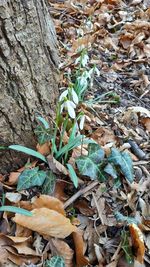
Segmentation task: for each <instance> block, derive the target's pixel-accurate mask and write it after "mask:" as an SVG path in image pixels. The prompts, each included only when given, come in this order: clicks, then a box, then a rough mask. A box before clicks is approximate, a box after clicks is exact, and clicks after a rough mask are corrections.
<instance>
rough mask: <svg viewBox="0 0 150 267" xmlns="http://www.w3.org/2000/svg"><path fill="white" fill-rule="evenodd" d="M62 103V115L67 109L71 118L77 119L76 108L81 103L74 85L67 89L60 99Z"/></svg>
mask: <svg viewBox="0 0 150 267" xmlns="http://www.w3.org/2000/svg"><path fill="white" fill-rule="evenodd" d="M59 102H60V113H62V111H63V110H64V109H65V110H67V111H68V115H69V116H70V118H72V119H75V117H76V112H75V109H76V106H77V105H78V103H79V99H78V96H77V94H76V92H75V91H74V89H73V87H72V85H70V87H69V88H68V89H66V90H65V91H64V92H63V93H62V94H61V95H60V97H59Z"/></svg>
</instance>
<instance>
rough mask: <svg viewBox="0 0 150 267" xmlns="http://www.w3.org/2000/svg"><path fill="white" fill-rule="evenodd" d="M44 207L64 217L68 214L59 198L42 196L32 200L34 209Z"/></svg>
mask: <svg viewBox="0 0 150 267" xmlns="http://www.w3.org/2000/svg"><path fill="white" fill-rule="evenodd" d="M43 207H45V208H48V209H51V210H55V211H57V212H58V213H61V214H62V215H64V216H65V214H66V213H65V211H64V205H63V203H62V202H61V201H60V200H59V199H58V198H55V197H51V196H48V195H40V197H35V198H33V199H32V209H38V208H43Z"/></svg>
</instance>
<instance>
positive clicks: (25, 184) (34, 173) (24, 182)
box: [17, 167, 46, 191]
mask: <svg viewBox="0 0 150 267" xmlns="http://www.w3.org/2000/svg"><path fill="white" fill-rule="evenodd" d="M45 178H46V172H44V171H39V167H36V168H33V169H26V170H24V171H23V172H22V173H21V174H20V175H19V177H18V185H17V190H18V191H20V190H22V189H28V188H31V187H33V186H41V185H42V184H43V183H44V181H45Z"/></svg>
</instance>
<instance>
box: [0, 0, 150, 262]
mask: <svg viewBox="0 0 150 267" xmlns="http://www.w3.org/2000/svg"><path fill="white" fill-rule="evenodd" d="M49 11H50V14H51V15H52V17H53V20H54V24H55V27H56V32H57V37H58V47H59V55H60V77H61V78H60V94H61V92H62V91H63V88H67V85H68V80H69V79H71V77H72V76H71V74H72V73H76V70H77V65H76V60H77V58H79V56H80V52H79V49H80V48H84V49H85V51H86V53H87V55H88V59H87V61H88V64H87V65H86V67H85V68H86V70H87V71H89V70H90V69H91V68H92V67H93V66H96V68H97V69H98V74H97V75H96V74H95V75H93V76H92V77H91V81H90V79H89V84H90V86H89V90H88V91H87V92H86V95H85V98H84V100H83V102H82V103H81V104H80V105H79V107H78V110H79V111H80V110H81V111H82V112H84V114H85V123H84V128H83V134H84V135H85V136H87V137H88V138H90V139H92V140H95V141H96V142H97V144H98V145H99V146H100V147H101V149H103V151H104V153H105V158H109V155H110V154H111V153H112V148H116V149H117V150H113V151H114V153H118V154H117V157H118V158H119V159H118V161H117V163H116V162H115V160H116V158H115V160H114V161H113V159H112V158H113V157H112V158H111V160H110V158H109V162H110V163H112V162H113V164H114V165H115V164H116V165H115V166H117V168H116V171H117V173H116V172H115V171H114V169H112V166H111V167H110V164H109V163H108V165H109V168H107V171H106V169H105V172H107V175H108V176H107V179H106V180H101V179H95V177H94V176H92V174H91V173H89V172H91V171H92V170H93V169H89V170H88V166H87V168H86V169H85V170H84V171H85V173H84V172H82V171H80V170H81V169H82V168H80V167H81V166H80V167H79V168H78V170H77V167H76V165H75V160H76V159H77V158H80V159H81V157H82V160H83V162H79V161H77V162H76V163H78V162H79V163H81V165H82V164H84V160H85V158H86V157H89V158H90V150H88V149H87V145H86V146H83V147H77V148H74V149H72V151H71V155H70V158H69V161H68V162H69V163H70V164H72V165H73V166H74V168H75V169H76V173H77V174H78V187H77V188H75V187H74V185H73V183H72V182H71V181H70V179H69V177H68V171H67V169H66V166H63V163H62V162H61V163H60V162H58V161H56V159H54V158H53V157H52V155H51V154H50V155H49V156H48V157H47V158H48V161H49V167H50V169H51V170H52V171H53V173H54V175H55V176H56V180H55V179H54V180H55V181H54V180H51V182H50V183H51V192H50V193H47V194H46V189H45V188H44V187H42V189H41V187H38V186H34V187H31V188H27V189H24V190H21V192H20V191H19V190H16V184H17V182H18V177H19V175H20V174H21V173H22V172H23V171H24V170H25V167H22V168H21V169H19V170H17V171H15V172H12V173H10V175H9V176H7V177H4V176H1V191H2V193H3V196H4V198H5V202H4V198H2V200H1V201H2V203H5V205H9V206H10V205H12V206H17V207H21V208H24V209H26V210H28V211H32V210H34V209H36V212H35V213H36V214H34V216H33V219H32V218H30V217H27V216H26V217H27V218H25V215H21V214H17V215H15V217H14V218H13V217H12V214H11V213H8V212H6V211H5V212H4V213H3V215H1V223H0V232H1V238H0V245H1V246H2V247H1V248H0V252H1V253H0V254H1V255H3V257H2V258H5V259H6V258H7V259H9V262H8V261H7V263H6V264H5V263H3V265H2V266H16V265H17V266H30V267H31V266H32V267H34V266H39V267H40V266H53V267H54V266H55V267H59V266H66V267H73V266H77V267H79V266H91V267H92V266H94V267H105V266H106V267H117V266H118V267H130V266H135V267H142V266H143V267H147V266H150V205H149V203H150V195H149V193H150V142H149V133H150V100H149V99H150V71H149V69H150V61H149V59H150V34H149V33H150V1H149V0H143V1H142V0H133V1H119V0H118V1H117V0H101V1H96V0H88V1H86V0H80V1H76V0H74V1H63V0H62V1H60V0H59V1H49ZM68 77H69V78H68ZM58 138H59V136H58ZM68 139H69V133H66V136H64V139H63V142H64V144H66V143H67V142H68ZM49 148H51V146H50V147H49ZM37 150H38V151H39V152H40V153H42V154H44V155H46V153H47V152H45V150H46V151H47V145H46V147H43V146H40V145H39V144H38V146H37ZM48 151H49V149H48ZM116 151H117V152H116ZM94 152H95V153H97V151H94ZM99 152H100V153H101V151H99ZM99 152H98V153H99ZM126 152H127V153H128V154H129V155H130V158H125V156H124V155H125V154H123V153H126ZM87 153H89V154H88V156H87ZM47 154H48V153H47ZM95 155H96V157H97V158H98V157H99V154H95ZM111 156H112V154H111ZM115 157H116V154H115ZM130 159H131V160H130ZM119 160H122V162H121V163H120V161H119ZM92 164H93V163H92ZM77 165H78V164H77ZM108 165H107V167H108ZM131 165H132V166H131ZM35 166H39V167H40V170H41V169H42V170H45V169H46V168H47V167H45V165H44V164H43V163H42V164H41V163H38V162H37V161H36V162H35V161H34V162H33V163H32V165H30V168H31V170H32V168H33V169H35ZM93 166H94V164H93ZM132 167H133V176H132ZM93 168H94V167H93ZM105 168H106V166H105ZM41 175H42V174H41ZM131 176H132V177H131ZM52 184H53V185H52ZM21 186H22V185H21ZM17 188H18V187H17ZM21 188H22V189H23V187H21ZM52 188H53V189H52ZM18 191H19V192H18ZM43 208H45V211H44V210H43ZM47 209H49V210H50V211H52V210H53V212H56V214H49V213H48V212H47ZM42 212H44V213H42ZM46 212H47V213H46ZM58 215H61V216H60V217H59V216H58ZM44 216H45V217H44ZM35 217H36V218H35ZM66 217H67V218H69V219H70V221H68V220H67V218H66ZM44 219H45V221H44ZM53 220H54V221H53ZM50 221H52V222H51V223H50ZM32 222H33V223H32ZM70 222H71V223H70ZM49 223H50V224H49ZM41 229H42V230H41ZM47 229H48V230H47ZM49 229H51V230H49ZM76 229H78V230H76ZM49 231H50V232H49ZM72 232H73V234H71V235H70V233H72ZM51 236H52V237H51ZM1 255H0V258H1ZM55 255H57V256H60V258H59V257H58V258H57V257H53V256H55ZM61 257H62V258H63V259H64V261H65V265H64V263H63V260H62V258H61ZM52 258H53V262H52V261H50V260H51V259H52ZM45 260H48V261H46V262H45ZM4 262H5V260H4ZM12 262H13V263H14V265H13V264H12Z"/></svg>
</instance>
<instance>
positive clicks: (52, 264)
mask: <svg viewBox="0 0 150 267" xmlns="http://www.w3.org/2000/svg"><path fill="white" fill-rule="evenodd" d="M44 267H65V262H64V259H63V258H62V257H60V256H54V257H52V258H51V259H50V260H47V261H46V262H45V264H44Z"/></svg>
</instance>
